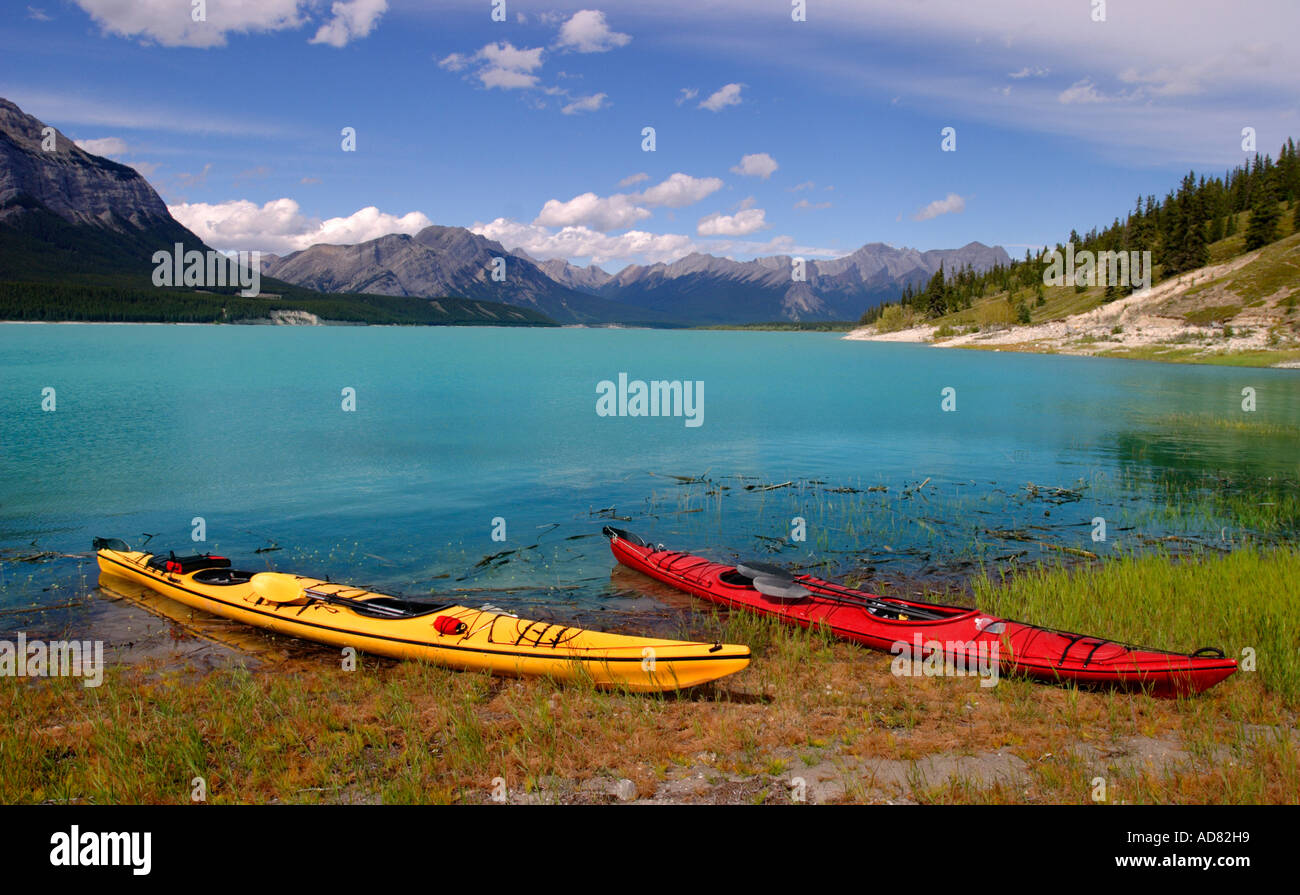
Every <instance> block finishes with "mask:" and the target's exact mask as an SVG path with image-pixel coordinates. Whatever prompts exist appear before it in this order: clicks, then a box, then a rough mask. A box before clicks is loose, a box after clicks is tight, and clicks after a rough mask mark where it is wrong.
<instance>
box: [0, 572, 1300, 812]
mask: <svg viewBox="0 0 1300 895" xmlns="http://www.w3.org/2000/svg"><path fill="white" fill-rule="evenodd" d="M1297 580H1300V553H1297V552H1296V551H1294V550H1290V549H1277V550H1268V551H1265V550H1256V549H1253V548H1245V549H1242V550H1239V551H1237V552H1235V553H1232V554H1229V555H1224V556H1217V555H1206V556H1204V557H1202V558H1199V559H1196V560H1183V561H1179V562H1175V561H1171V560H1168V559H1164V558H1159V557H1141V558H1121V559H1118V560H1114V561H1111V562H1108V563H1104V564H1091V565H1087V566H1079V567H1076V568H1074V569H1073V570H1070V569H1061V568H1056V569H1041V570H1038V571H1035V572H1032V573H1030V574H1027V575H1023V576H1021V577H1018V578H1015V579H1009V580H1006V581H998V580H994V579H991V578H988V577H985V578H982V579H980V580H978V581H977V582H976V585H975V586H976V592H977V593H978V595H979V598H980V601H981V605H983V606H984V607H985V608H987V609H989V610H990V611H996V612H999V613H1003V614H1006V615H1009V616H1013V617H1020V618H1024V619H1027V620H1033V621H1037V622H1042V623H1049V624H1057V625H1060V626H1063V627H1071V628H1075V629H1084V630H1087V631H1091V632H1096V633H1104V634H1108V635H1112V636H1116V637H1122V638H1127V639H1133V640H1137V641H1141V642H1149V643H1153V644H1154V645H1157V646H1167V647H1170V648H1177V649H1192V648H1194V647H1196V646H1200V645H1203V644H1207V643H1208V644H1216V645H1219V646H1222V647H1224V648H1225V649H1227V650H1228V651H1229V653H1230V654H1233V653H1238V654H1239V650H1240V649H1241V648H1243V647H1253V648H1254V649H1255V650H1256V654H1257V661H1258V671H1256V672H1244V671H1243V672H1241V673H1239V674H1237V675H1235V676H1234V677H1233V678H1230V679H1229V680H1228V681H1226V682H1224V683H1223V684H1221V685H1219V686H1218V687H1215V688H1214V689H1212V690H1211V691H1209V692H1207V693H1206V694H1203V695H1202V696H1200V697H1197V698H1195V699H1191V700H1185V701H1178V702H1174V701H1164V700H1156V699H1152V698H1150V697H1147V696H1144V695H1140V694H1138V695H1133V694H1122V693H1091V692H1080V691H1077V690H1073V689H1068V688H1062V687H1052V686H1044V685H1041V684H1036V683H1032V682H1027V681H1020V680H1003V681H1001V682H1000V683H999V684H998V685H997V686H996V687H994V688H982V687H980V686H979V684H978V683H977V682H976V681H975V680H974V679H972V678H942V679H933V678H903V677H895V676H894V675H892V674H891V673H890V657H889V656H888V655H884V654H881V653H874V652H869V651H866V650H862V649H859V648H857V647H854V646H851V645H849V644H844V643H839V642H833V641H831V640H829V639H827V638H826V637H824V636H823V635H821V634H820V633H818V632H805V631H799V630H791V629H788V628H786V627H782V626H778V625H775V624H773V623H772V622H769V621H765V620H761V619H756V618H754V617H751V616H746V615H739V614H736V615H732V616H730V617H729V618H728V617H726V616H723V615H718V614H710V613H708V612H707V610H702V612H701V614H700V616H699V617H698V618H697V622H698V623H699V624H700V625H703V626H704V627H706V628H707V629H708V630H709V631H710V632H711V633H713V634H714V635H715V636H717V637H719V638H722V639H726V640H730V641H733V642H745V643H749V644H750V645H751V646H752V647H753V649H754V651H755V656H756V658H755V661H754V663H753V664H752V665H751V667H750V668H749V669H747V670H746V671H745V672H743V673H741V674H739V675H735V676H733V677H732V678H729V679H726V680H724V681H721V682H719V683H718V684H716V685H714V686H713V687H710V688H703V689H700V690H696V691H693V692H691V693H686V694H680V695H674V696H666V697H647V696H634V695H631V694H625V693H617V692H602V691H597V690H595V689H593V688H591V687H586V686H581V685H578V686H565V687H561V686H558V685H556V684H554V683H552V682H549V681H546V680H520V681H516V680H507V679H494V678H490V677H486V676H482V675H476V674H463V673H456V672H450V671H445V670H443V669H440V668H436V667H431V666H426V665H421V664H417V663H389V662H375V661H372V660H368V661H367V662H365V663H364V664H363V666H362V667H361V668H360V669H359V670H358V671H355V672H345V671H342V670H338V668H337V666H331V663H330V661H329V659H327V658H320V659H316V660H312V661H303V660H290V661H289V662H286V663H283V664H280V665H276V666H274V667H271V668H267V669H261V670H252V671H249V670H244V669H242V668H238V667H232V668H227V669H221V670H217V671H213V672H209V673H207V674H204V675H198V674H194V673H192V672H188V671H185V670H183V669H158V668H153V667H150V666H135V667H126V668H116V669H113V670H111V671H110V672H109V674H108V675H107V677H106V680H105V683H104V685H103V686H102V687H100V688H98V689H86V688H83V687H81V686H80V685H79V684H78V683H77V682H76V681H74V680H70V679H64V680H58V679H56V680H50V681H15V680H13V679H6V680H4V681H3V682H2V683H0V711H2V712H3V721H0V801H3V802H6V803H7V802H33V801H35V802H43V801H51V802H60V803H68V802H72V803H85V802H97V803H103V802H187V801H190V794H191V781H192V780H193V778H195V777H202V778H204V780H205V782H206V786H207V789H208V800H209V801H211V802H264V801H283V802H381V801H382V802H411V801H418V802H457V801H462V802H463V801H470V802H478V801H490V800H491V798H492V792H493V781H494V779H496V778H500V779H501V780H503V781H504V782H505V786H506V787H507V790H508V792H507V798H508V799H509V800H510V801H565V802H587V801H594V802H600V801H612V800H615V799H617V798H624V799H626V798H633V797H636V798H643V799H658V800H663V801H725V802H766V803H788V802H790V801H791V800H792V799H796V800H797V799H799V798H806V799H807V800H809V801H855V802H865V801H885V800H895V801H897V800H903V801H920V802H985V801H992V802H1079V803H1084V802H1091V801H1094V793H1095V791H1096V784H1095V780H1096V778H1097V777H1099V776H1100V777H1101V778H1103V779H1104V780H1105V781H1106V789H1107V793H1106V797H1105V801H1108V802H1295V801H1297V798H1298V797H1297V793H1300V760H1298V746H1300V744H1298V742H1297V738H1296V731H1295V723H1296V716H1295V710H1296V708H1297V705H1298V704H1300V656H1298V655H1297V640H1296V638H1297V634H1296V627H1295V619H1296V617H1297V615H1298V614H1300V613H1298V611H1297V610H1298V608H1300V607H1298V606H1297V596H1296V594H1295V589H1294V586H1293V583H1294V582H1295V581H1297Z"/></svg>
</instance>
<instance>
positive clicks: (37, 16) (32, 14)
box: [27, 6, 54, 22]
mask: <svg viewBox="0 0 1300 895" xmlns="http://www.w3.org/2000/svg"><path fill="white" fill-rule="evenodd" d="M27 18H29V19H34V20H35V21H37V22H52V21H54V20H53V19H52V18H50V17H49V16H48V15H46V14H45V10H43V9H41V8H40V7H39V6H29V7H27Z"/></svg>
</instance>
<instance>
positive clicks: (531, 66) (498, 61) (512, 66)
mask: <svg viewBox="0 0 1300 895" xmlns="http://www.w3.org/2000/svg"><path fill="white" fill-rule="evenodd" d="M477 55H478V56H479V58H481V59H483V60H485V61H486V62H487V63H488V64H489V65H491V66H493V67H494V68H504V69H508V70H510V71H535V70H536V69H538V68H541V67H542V48H541V47H534V48H532V49H522V50H521V49H519V48H517V47H516V46H515V45H514V44H512V43H510V42H509V41H502V42H501V43H492V44H488V45H487V46H485V47H484V48H483V49H481V50H479V51H478V54H477Z"/></svg>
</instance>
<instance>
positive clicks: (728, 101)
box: [700, 84, 745, 112]
mask: <svg viewBox="0 0 1300 895" xmlns="http://www.w3.org/2000/svg"><path fill="white" fill-rule="evenodd" d="M744 86H745V85H743V84H727V85H725V86H723V87H720V88H719V89H718V90H716V91H715V92H714V93H712V94H710V96H709V98H708V99H706V100H705V101H704V102H702V103H700V108H701V109H708V110H709V111H710V112H721V111H722V110H723V109H725V108H726V107H727V106H738V105H740V91H741V88H742V87H744Z"/></svg>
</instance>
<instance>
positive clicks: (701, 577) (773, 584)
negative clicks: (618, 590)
mask: <svg viewBox="0 0 1300 895" xmlns="http://www.w3.org/2000/svg"><path fill="white" fill-rule="evenodd" d="M605 535H606V536H607V537H608V538H609V546H610V549H611V550H612V551H613V552H614V556H615V558H617V559H618V561H619V562H621V563H623V565H625V566H628V567H629V568H632V569H635V570H637V571H638V572H642V573H644V574H646V575H649V576H650V577H652V578H657V579H658V580H660V581H662V582H664V583H665V584H668V585H671V586H672V587H675V588H678V589H680V590H683V591H686V592H687V593H690V594H693V595H695V596H697V597H699V598H701V599H704V600H711V601H713V602H714V603H721V604H722V605H723V606H732V607H739V608H741V609H748V610H750V611H752V612H759V613H762V614H764V615H773V616H777V617H778V618H780V619H782V620H784V621H788V622H791V623H793V624H798V625H803V626H804V627H812V626H815V625H816V626H824V627H826V628H827V629H829V630H830V631H831V632H832V633H833V634H835V636H837V637H841V638H843V639H845V640H852V641H854V642H855V643H860V644H862V645H864V646H869V647H872V648H873V649H879V650H885V651H888V652H892V653H894V654H895V656H897V657H910V659H911V661H912V662H913V663H916V662H922V661H923V659H928V661H930V662H932V663H934V664H935V665H937V666H938V667H941V668H942V667H947V668H948V670H949V671H948V673H952V669H954V668H959V669H960V668H965V669H970V668H979V667H980V666H979V664H978V663H979V662H980V661H988V660H989V659H990V658H991V659H992V660H993V661H995V663H996V668H997V670H1000V671H1001V672H1002V673H1004V674H1018V675H1024V676H1028V677H1032V678H1036V679H1038V680H1044V681H1052V682H1073V683H1076V684H1078V685H1079V686H1081V687H1110V688H1121V689H1130V690H1145V691H1147V692H1149V693H1151V694H1153V695H1155V696H1166V697H1172V696H1187V695H1191V694H1194V693H1200V692H1202V691H1203V690H1206V689H1208V688H1210V687H1212V686H1214V685H1215V684H1217V683H1218V682H1219V681H1221V680H1223V679H1224V678H1226V677H1228V676H1229V675H1231V674H1232V673H1233V672H1234V671H1236V670H1237V662H1236V660H1235V659H1229V658H1227V657H1226V656H1225V655H1224V654H1223V652H1222V651H1221V650H1217V649H1214V648H1211V647H1207V648H1204V649H1199V650H1197V651H1196V652H1195V653H1192V654H1190V655H1188V654H1184V653H1171V652H1165V651H1164V650H1156V649H1148V648H1145V647H1136V646H1129V645H1127V644H1123V643H1116V642H1115V641H1113V640H1105V639H1103V638H1101V637H1089V636H1085V635H1082V634H1071V633H1068V632H1066V631H1056V630H1052V629H1049V628H1040V627H1037V626H1035V625H1026V624H1022V623H1021V622H1014V621H1008V620H1006V619H1001V618H996V617H993V616H989V615H985V614H984V613H981V612H979V611H977V610H974V609H962V608H960V607H956V606H943V605H938V604H934V603H921V602H916V601H914V600H902V599H898V598H895V597H880V596H876V595H875V594H869V593H867V592H865V591H858V590H852V589H850V588H846V587H841V586H840V585H837V584H833V583H832V582H829V581H825V580H823V579H821V578H815V577H813V576H811V575H796V574H791V573H789V572H785V571H783V570H781V569H778V568H776V567H773V566H765V565H764V564H763V563H741V564H740V567H739V568H738V567H737V566H736V565H726V564H724V563H717V562H711V561H710V560H707V559H704V558H703V557H700V556H693V555H691V554H689V553H680V552H678V551H676V550H667V549H665V548H664V547H663V545H662V544H661V545H658V546H655V545H652V544H647V543H646V542H645V541H643V540H642V539H641V538H639V537H637V536H636V535H634V534H632V533H630V532H627V531H623V530H621V529H617V528H612V527H606V528H605ZM759 588H762V589H763V590H762V591H760V590H759ZM899 661H900V659H899V658H895V660H894V662H895V666H896V670H898V667H899ZM912 667H916V668H918V670H917V671H916V672H915V673H923V672H922V671H920V670H919V666H915V665H914V666H912ZM903 668H904V670H903V671H901V672H900V673H904V674H907V673H913V672H911V671H909V670H907V669H908V666H907V665H906V664H904V666H903ZM937 673H941V672H937ZM958 673H961V672H958ZM972 673H973V672H972ZM995 677H996V673H995Z"/></svg>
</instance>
